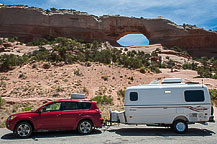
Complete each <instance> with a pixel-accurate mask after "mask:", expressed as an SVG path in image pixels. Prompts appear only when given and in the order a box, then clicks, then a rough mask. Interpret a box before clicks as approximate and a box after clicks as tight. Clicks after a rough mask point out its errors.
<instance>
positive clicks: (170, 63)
mask: <svg viewBox="0 0 217 144" xmlns="http://www.w3.org/2000/svg"><path fill="white" fill-rule="evenodd" d="M167 66H168V68H172V67H173V66H175V62H174V61H173V60H171V59H170V60H169V61H168V62H167Z"/></svg>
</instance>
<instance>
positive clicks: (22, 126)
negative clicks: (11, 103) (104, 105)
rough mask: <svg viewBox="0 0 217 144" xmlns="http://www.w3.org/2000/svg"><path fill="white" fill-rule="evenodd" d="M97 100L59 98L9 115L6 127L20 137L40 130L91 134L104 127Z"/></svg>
mask: <svg viewBox="0 0 217 144" xmlns="http://www.w3.org/2000/svg"><path fill="white" fill-rule="evenodd" d="M100 113H101V112H100V110H99V108H98V107H97V105H96V102H94V101H89V100H84V99H83V100H73V99H69V100H57V101H52V102H49V103H47V104H45V105H43V106H41V107H40V108H38V109H37V110H36V111H32V112H24V113H17V114H13V115H11V116H9V118H8V119H7V121H6V127H7V128H8V129H9V130H12V131H14V133H16V134H17V135H18V136H20V137H29V136H31V134H32V132H33V131H38V130H77V131H78V132H79V133H80V134H89V133H91V132H92V130H93V128H99V127H102V123H103V119H102V118H101V114H100Z"/></svg>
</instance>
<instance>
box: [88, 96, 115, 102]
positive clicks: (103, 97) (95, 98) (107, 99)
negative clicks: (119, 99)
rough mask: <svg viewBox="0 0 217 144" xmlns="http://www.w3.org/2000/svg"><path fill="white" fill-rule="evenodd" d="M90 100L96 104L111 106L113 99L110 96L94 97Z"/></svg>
mask: <svg viewBox="0 0 217 144" xmlns="http://www.w3.org/2000/svg"><path fill="white" fill-rule="evenodd" d="M91 100H93V101H96V102H97V103H98V104H112V101H113V99H112V98H111V97H110V96H107V95H104V96H96V97H94V98H92V99H91Z"/></svg>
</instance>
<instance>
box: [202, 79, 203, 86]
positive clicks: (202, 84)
mask: <svg viewBox="0 0 217 144" xmlns="http://www.w3.org/2000/svg"><path fill="white" fill-rule="evenodd" d="M202 88H203V79H202Z"/></svg>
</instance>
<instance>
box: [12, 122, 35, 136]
mask: <svg viewBox="0 0 217 144" xmlns="http://www.w3.org/2000/svg"><path fill="white" fill-rule="evenodd" d="M15 133H16V134H17V135H18V136H19V137H21V138H27V137H29V136H31V134H32V126H31V125H30V124H29V123H27V122H21V123H19V124H17V126H16V128H15Z"/></svg>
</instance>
